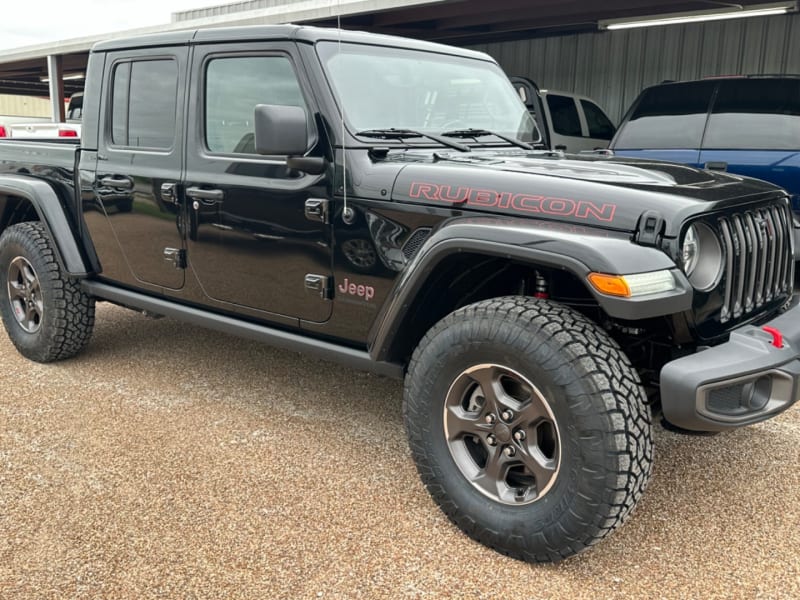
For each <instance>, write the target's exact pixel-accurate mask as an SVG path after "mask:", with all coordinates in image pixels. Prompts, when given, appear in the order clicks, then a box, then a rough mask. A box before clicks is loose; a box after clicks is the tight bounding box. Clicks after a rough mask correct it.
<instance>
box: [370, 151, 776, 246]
mask: <svg viewBox="0 0 800 600" xmlns="http://www.w3.org/2000/svg"><path fill="white" fill-rule="evenodd" d="M391 163H395V164H396V165H397V166H398V167H399V172H398V174H397V178H396V179H395V183H394V186H393V188H392V193H391V198H392V200H394V201H396V202H402V203H410V204H423V205H430V206H438V207H442V206H449V207H451V208H453V209H456V210H459V211H465V212H467V211H478V212H482V213H497V214H503V215H513V216H516V217H520V216H529V217H533V218H537V219H551V220H557V221H563V222H569V223H575V224H580V225H586V226H595V227H603V228H606V229H613V230H618V231H628V232H632V231H635V229H636V226H637V223H638V221H639V218H640V216H641V215H642V213H644V212H647V211H655V212H657V213H658V214H660V215H661V216H662V217H663V218H664V220H665V221H666V224H667V231H666V232H665V234H666V235H667V236H668V237H674V236H677V235H678V233H679V229H680V226H681V224H682V223H683V222H685V221H686V220H687V219H689V218H691V217H692V216H693V215H695V214H697V213H701V212H709V211H719V210H725V209H728V208H733V207H736V206H739V205H742V204H747V203H755V202H762V201H764V200H767V199H770V198H776V197H780V196H781V195H783V194H784V192H783V191H782V190H781V189H780V188H778V187H776V186H773V185H771V184H768V183H765V182H762V181H758V180H754V179H749V178H746V177H740V176H735V175H729V174H725V173H717V172H710V171H703V170H700V169H695V168H692V167H688V166H685V165H679V164H673V163H665V162H659V161H644V160H637V159H623V158H616V157H612V156H608V155H598V154H592V155H564V154H561V153H552V152H528V151H522V150H519V151H518V150H512V151H509V150H498V151H482V152H472V153H457V152H454V153H445V154H441V153H436V154H432V155H431V154H422V153H411V152H402V153H400V152H398V153H390V154H388V155H387V157H386V159H385V160H382V161H381V164H382V165H385V166H388V164H391Z"/></svg>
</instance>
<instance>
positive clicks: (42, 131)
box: [0, 92, 83, 139]
mask: <svg viewBox="0 0 800 600" xmlns="http://www.w3.org/2000/svg"><path fill="white" fill-rule="evenodd" d="M82 112H83V93H82V92H78V93H76V94H73V95H72V96H70V100H69V105H68V107H67V113H66V122H65V123H55V122H53V121H52V120H50V119H48V118H46V117H41V118H34V117H19V118H16V119H13V120H8V118H7V117H4V118H2V119H0V122H1V123H2V125H0V138H16V139H54V138H79V137H80V136H81V114H82Z"/></svg>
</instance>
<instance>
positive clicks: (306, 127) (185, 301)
mask: <svg viewBox="0 0 800 600" xmlns="http://www.w3.org/2000/svg"><path fill="white" fill-rule="evenodd" d="M84 100H85V102H84V105H83V132H82V136H81V140H80V144H78V143H77V140H76V143H48V142H43V141H16V140H13V139H11V140H5V141H2V142H0V232H2V234H1V235H0V315H1V316H2V320H3V323H4V325H5V328H6V331H7V333H8V336H9V338H10V339H11V341H12V342H13V343H14V345H15V346H16V348H17V349H18V350H19V351H20V352H21V353H22V354H23V355H24V356H26V357H28V358H29V359H31V360H35V361H39V362H49V361H53V360H59V359H65V358H68V357H71V356H74V355H75V354H77V353H78V352H80V350H81V349H82V348H84V347H85V346H86V344H87V343H88V342H89V340H90V337H91V334H92V328H93V324H94V317H95V312H94V309H95V303H96V302H97V301H108V302H113V303H116V304H119V305H122V306H125V307H129V308H132V309H135V310H139V311H143V312H146V313H148V314H155V315H166V316H170V317H173V318H177V319H183V320H185V321H187V322H191V323H195V324H199V325H203V326H205V327H208V328H211V329H214V330H218V331H223V332H227V333H232V334H237V335H241V336H246V337H249V338H253V339H257V340H261V341H264V342H267V343H271V344H274V345H277V346H279V347H281V348H285V349H290V350H297V351H302V352H307V353H311V354H314V355H316V356H320V357H323V358H326V359H331V360H338V361H341V362H343V363H345V364H348V365H351V366H353V367H356V368H360V369H366V370H369V371H372V372H374V373H379V374H382V375H387V376H392V377H396V378H398V379H403V380H404V382H405V387H404V400H403V409H402V411H403V417H404V421H405V425H406V429H407V434H408V439H409V444H410V447H411V454H412V456H413V459H414V461H415V462H416V465H417V468H418V471H419V474H420V477H421V479H422V481H423V483H424V484H425V486H426V488H427V490H428V491H429V492H430V494H431V496H432V497H433V499H434V500H435V501H436V502H437V503H438V504H439V506H440V507H441V509H442V510H443V511H444V512H445V513H446V514H447V515H448V517H449V518H450V519H452V520H453V522H454V523H456V524H457V525H458V526H459V527H461V528H462V529H463V530H464V531H465V532H466V533H467V534H468V535H470V536H472V537H473V538H474V539H476V540H478V541H480V542H482V543H484V544H486V545H488V546H490V547H492V548H495V549H497V550H498V551H500V552H502V553H503V554H506V555H510V556H513V557H516V558H519V559H523V560H528V561H532V562H545V561H557V560H560V559H562V558H566V557H568V556H571V555H573V554H576V553H578V552H581V551H582V550H585V549H586V548H588V547H590V546H591V545H593V544H595V543H596V542H598V541H600V540H601V539H602V538H604V537H605V536H606V535H608V534H610V533H611V532H612V531H614V530H615V529H616V528H617V527H619V526H620V525H621V524H622V523H623V522H624V521H625V520H626V519H627V518H628V516H629V515H630V514H631V511H632V510H633V508H634V506H635V505H636V503H637V502H638V500H639V499H640V497H641V496H642V494H643V492H644V490H645V487H646V485H647V482H648V480H649V478H650V473H651V465H652V460H653V446H652V433H651V431H652V422H653V419H654V418H659V419H661V418H663V419H664V420H665V421H667V422H669V423H670V424H671V425H672V426H674V427H675V428H680V430H683V431H701V432H709V431H725V430H730V429H735V428H737V427H742V426H745V425H749V424H752V423H757V422H760V421H764V420H766V419H769V418H771V417H773V416H775V415H777V414H778V413H780V412H781V411H783V410H785V409H787V408H788V407H790V406H792V405H793V404H794V403H795V402H796V401H797V399H798V395H800V385H799V383H800V308H797V307H794V308H791V307H792V306H793V305H792V303H791V301H792V297H793V275H794V268H793V267H794V254H793V250H794V248H793V236H792V232H793V225H792V219H791V213H790V211H789V202H788V198H787V196H786V193H785V192H784V191H783V190H781V189H780V188H778V187H776V186H773V185H770V184H767V183H764V182H760V181H755V180H749V179H742V178H738V177H732V176H729V175H727V174H724V173H715V172H709V171H702V170H698V169H693V168H690V167H687V166H683V165H675V164H670V163H661V162H649V161H637V160H634V159H622V158H613V157H609V156H607V155H599V154H595V155H591V154H588V155H565V154H564V153H562V152H553V151H550V150H536V149H534V148H533V146H532V144H533V143H534V142H536V141H537V139H538V135H537V134H536V131H535V130H536V126H535V123H534V119H533V117H532V116H531V114H530V112H529V111H528V109H527V108H526V106H525V105H524V104H523V103H522V102H521V101H520V97H519V96H518V95H517V94H516V93H515V90H514V87H513V86H512V85H510V84H509V82H508V80H507V78H506V76H505V74H504V73H503V72H502V70H501V69H500V68H499V66H498V65H497V63H496V62H495V61H494V60H493V59H491V58H490V57H489V56H487V55H485V54H481V53H477V52H472V51H468V50H463V49H458V48H454V47H449V46H442V45H437V44H431V43H426V42H420V41H414V40H408V39H401V38H394V37H387V36H379V35H372V34H367V33H360V32H352V31H337V30H325V29H318V28H312V27H297V26H293V25H282V26H271V27H267V26H257V27H243V28H214V29H208V30H202V29H201V30H197V31H183V32H172V33H164V34H159V35H154V36H149V37H142V38H131V39H118V40H113V41H109V42H104V43H101V44H99V45H97V46H95V48H94V49H93V51H92V52H91V55H90V58H89V64H88V72H87V80H86V89H85V97H84ZM120 343H124V342H123V341H120ZM157 351H158V340H153V352H157ZM168 358H169V357H167V359H166V360H164V361H163V364H164V369H180V368H181V365H178V364H175V363H174V361H172V360H169V359H168ZM220 359H221V365H222V364H224V357H220ZM220 368H223V369H224V366H220ZM318 392H319V397H318V401H319V402H320V403H321V404H322V403H326V402H328V401H329V400H328V398H327V395H326V391H325V390H322V389H321V390H318ZM266 401H269V400H268V399H267V400H266ZM776 431H777V430H776ZM295 433H296V434H297V435H302V432H295ZM287 435H292V432H287ZM333 435H336V433H335V432H333ZM776 435H777V433H776ZM276 443H279V442H276ZM316 451H318V448H317V447H316V446H315V445H314V440H309V452H316ZM365 460H367V461H368V460H369V458H368V457H367V458H365ZM703 460H704V459H703V456H702V455H697V456H695V459H694V465H695V466H696V469H697V477H702V469H703ZM309 476H313V474H309ZM319 476H324V474H320V475H319ZM734 476H738V474H734ZM687 477H692V474H691V473H688V474H687ZM384 491H385V499H386V502H393V501H394V500H393V497H392V494H393V490H392V489H391V486H386V488H385V490H384ZM286 501H287V502H291V501H293V500H292V499H291V498H287V499H286ZM720 510H721V511H724V507H720ZM752 526H753V527H758V521H757V520H754V521H753V524H752ZM712 543H713V542H712V541H709V544H712ZM709 552H712V548H709ZM454 560H456V561H457V560H458V558H457V557H454Z"/></svg>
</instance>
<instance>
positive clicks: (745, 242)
mask: <svg viewBox="0 0 800 600" xmlns="http://www.w3.org/2000/svg"><path fill="white" fill-rule="evenodd" d="M719 233H720V240H721V242H722V247H723V253H724V256H725V266H724V269H725V271H724V279H723V281H724V290H723V295H724V300H723V306H722V312H721V314H720V320H721V322H723V323H726V322H728V321H730V320H734V319H739V318H740V317H742V316H747V315H749V314H751V313H753V312H755V311H757V310H758V309H759V308H761V307H762V306H764V305H765V304H768V303H769V302H772V301H773V300H776V299H778V298H781V297H782V296H786V295H788V294H789V293H790V292H791V288H792V285H793V276H794V263H793V249H792V243H793V229H792V217H791V215H790V213H789V208H788V207H787V206H786V205H785V204H773V205H771V206H764V207H761V208H757V209H754V210H749V211H747V212H744V213H739V214H735V215H732V216H725V217H721V218H720V219H719Z"/></svg>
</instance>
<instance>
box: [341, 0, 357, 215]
mask: <svg viewBox="0 0 800 600" xmlns="http://www.w3.org/2000/svg"><path fill="white" fill-rule="evenodd" d="M336 27H337V29H338V35H339V47H338V49H337V51H338V53H339V54H340V55H341V53H342V0H336ZM339 112H340V121H341V127H342V131H341V133H342V196H343V202H342V220H343V221H344V222H345V223H346V224H348V225H350V224H351V223H352V222H353V218H354V217H355V214H353V211H352V210H351V208H350V207H349V206H348V205H347V148H346V144H345V139H346V138H345V128H344V101H343V100H342V98H341V95H340V97H339Z"/></svg>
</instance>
